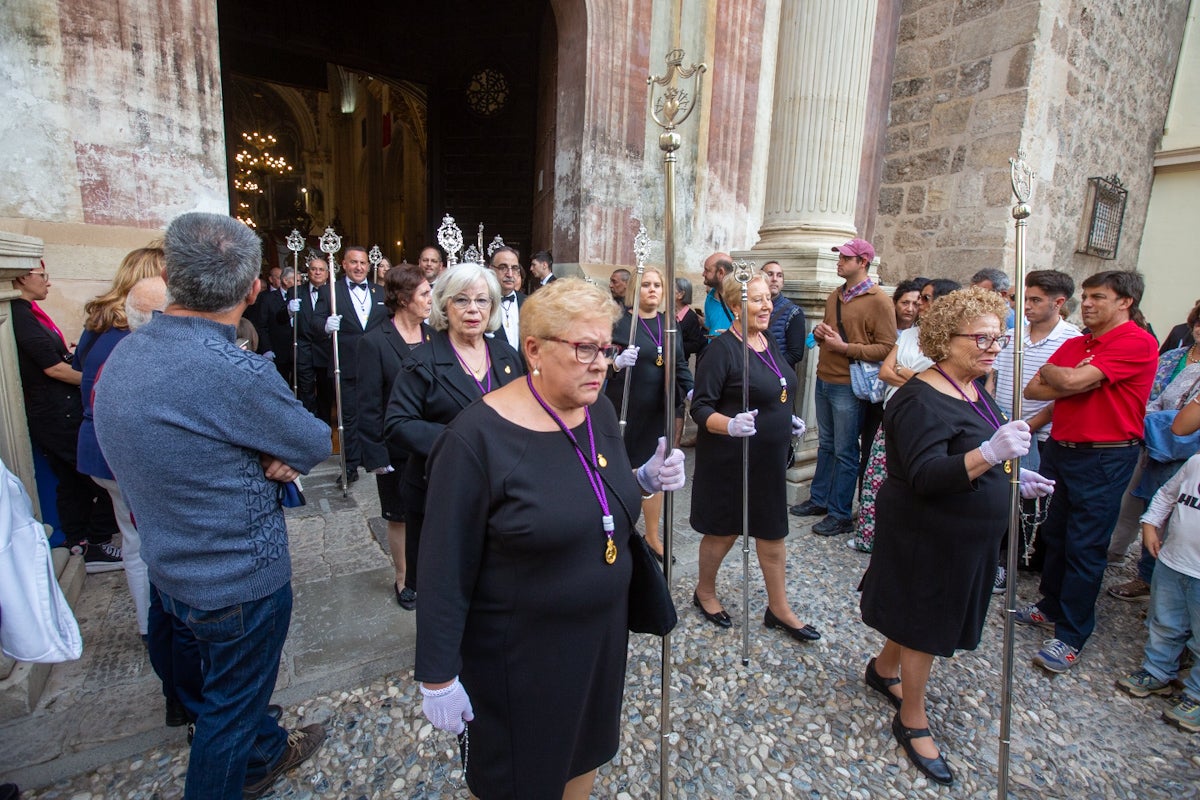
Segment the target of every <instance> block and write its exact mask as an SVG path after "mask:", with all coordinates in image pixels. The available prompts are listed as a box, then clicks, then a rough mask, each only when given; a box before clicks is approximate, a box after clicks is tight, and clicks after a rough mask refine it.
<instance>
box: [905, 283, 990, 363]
mask: <svg viewBox="0 0 1200 800" xmlns="http://www.w3.org/2000/svg"><path fill="white" fill-rule="evenodd" d="M1007 314H1008V303H1006V302H1004V298H1003V297H1001V296H1000V295H998V294H996V293H995V292H993V291H992V290H991V289H982V288H980V287H978V286H970V287H967V288H966V289H958V290H957V291H953V292H951V293H950V294H948V295H945V296H943V297H939V298H938V299H936V300H934V301H933V302H932V303H930V304H929V308H927V309H925V310H924V311H922V312H921V325H920V334H919V337H918V341H919V342H920V345H921V352H922V353H924V354H925V355H926V356H927V357H928V358H930V359H932V360H933V361H934V363H937V362H939V361H945V360H946V358H947V357H948V356H949V355H950V339H951V337H952V336H953V334H955V333H958V329H959V327H960V326H962V325H968V324H970V323H972V322H974V321H975V320H977V319H979V318H980V317H985V316H989V315H990V316H993V317H995V318H996V319H997V320H998V321H999V322H1000V326H1001V327H1003V326H1004V318H1005V316H1007Z"/></svg>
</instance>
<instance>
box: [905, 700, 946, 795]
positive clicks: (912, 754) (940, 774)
mask: <svg viewBox="0 0 1200 800" xmlns="http://www.w3.org/2000/svg"><path fill="white" fill-rule="evenodd" d="M892 735H893V736H895V737H896V741H897V742H899V743H900V746H901V747H903V748H904V752H905V753H906V754H907V755H908V759H909V760H910V761H912V763H913V766H915V767H916V768H917V769H918V770H920V771H921V772H922V773H924V775H925V777H927V778H929V780H931V781H934V782H936V783H940V784H942V785H944V786H949V785H950V784H952V783H954V773H953V772H951V771H950V765H949V764H947V763H946V759H944V758H942V756H941V753H939V754H938V756H937V757H936V758H926V757H925V756H923V755H921V754H920V753H918V752H917V751H916V750H914V749H913V746H912V740H913V739H922V738H925V737H930V738H932V734H930V733H929V728H906V727H904V723H902V722H901V721H900V714H899V713H897V714H896V716H895V717H894V718H893V719H892Z"/></svg>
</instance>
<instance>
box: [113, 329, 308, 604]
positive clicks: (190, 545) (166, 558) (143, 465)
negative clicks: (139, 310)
mask: <svg viewBox="0 0 1200 800" xmlns="http://www.w3.org/2000/svg"><path fill="white" fill-rule="evenodd" d="M234 342H235V329H234V328H233V327H232V326H229V325H224V324H221V323H219V322H214V321H212V320H208V319H203V318H198V317H179V316H172V315H168V314H161V313H158V314H155V315H154V319H153V320H151V321H150V322H148V323H147V324H146V325H144V326H142V327H141V328H140V329H138V330H137V331H135V332H134V333H132V334H130V335H129V336H127V337H126V338H125V339H124V341H122V342H121V343H120V344H119V345H118V346H117V347H116V349H114V350H113V353H112V355H111V356H109V358H108V361H107V363H106V364H105V365H104V370H103V372H102V373H101V374H100V377H99V379H98V380H97V382H96V388H95V395H94V396H95V405H94V415H95V422H96V436H97V438H98V439H99V441H100V448H101V449H102V450H103V451H104V457H105V458H106V459H107V461H108V463H109V466H111V467H112V471H113V474H114V475H115V476H116V480H117V483H118V485H119V486H120V487H121V491H122V493H123V494H124V496H125V499H126V500H127V501H128V503H129V508H130V510H131V511H132V512H133V516H134V520H135V522H136V524H137V527H138V531H139V533H140V534H141V537H142V557H143V558H144V559H145V561H146V566H147V567H148V569H149V572H150V579H151V580H152V581H153V582H154V585H155V586H156V587H157V588H158V589H160V590H161V591H163V592H165V593H166V594H167V595H169V596H170V597H172V598H174V599H176V600H180V601H182V602H184V603H186V604H188V605H190V606H194V607H196V608H200V609H204V610H214V609H219V608H225V607H227V606H231V605H235V604H237V603H241V602H248V601H251V600H258V599H260V598H263V597H266V596H268V595H270V594H272V593H273V592H275V591H276V590H278V589H279V588H280V587H282V586H283V585H284V584H285V583H287V582H288V581H289V580H290V579H291V574H292V568H291V559H290V557H289V555H288V542H287V527H286V526H285V524H284V519H283V509H282V507H281V505H280V491H281V486H280V484H278V483H276V482H274V481H269V480H267V479H266V477H265V476H264V475H263V468H262V465H261V464H260V463H259V456H260V454H264V453H265V454H267V455H270V456H274V457H275V458H278V459H281V460H282V461H284V462H285V463H287V464H289V465H291V466H292V467H294V468H295V469H297V470H299V471H300V472H302V473H306V472H308V471H309V470H310V469H312V468H313V467H314V466H315V465H317V464H318V463H320V462H321V461H322V460H324V459H325V458H327V457H328V456H329V453H330V437H329V426H328V425H326V424H325V423H323V422H321V421H320V420H318V419H316V418H315V417H313V415H312V414H310V413H308V412H307V411H306V410H305V409H304V407H303V406H302V405H301V404H300V402H299V401H297V400H296V399H295V398H293V397H292V392H291V390H290V389H289V388H288V386H287V384H286V382H285V381H284V379H283V378H282V377H281V376H280V374H279V371H278V370H277V369H276V368H275V366H274V365H273V364H271V363H270V362H269V361H267V360H266V359H264V358H262V357H261V356H259V355H256V354H254V353H250V352H246V351H244V350H240V349H239V348H238V347H237V346H236V345H235V343H234Z"/></svg>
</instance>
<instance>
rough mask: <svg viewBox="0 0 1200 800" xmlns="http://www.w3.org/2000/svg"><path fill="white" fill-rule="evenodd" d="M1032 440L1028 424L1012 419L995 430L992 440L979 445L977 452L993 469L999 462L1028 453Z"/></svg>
mask: <svg viewBox="0 0 1200 800" xmlns="http://www.w3.org/2000/svg"><path fill="white" fill-rule="evenodd" d="M1032 440H1033V436H1032V434H1030V432H1029V423H1027V422H1025V420H1023V419H1014V420H1013V421H1012V422H1006V423H1004V424H1003V425H1001V426H1000V427H999V428H997V429H996V432H995V433H993V434H992V438H990V439H988V440H987V441H986V442H984V443H983V444H981V445H979V452H980V453H982V454H983V460H984V461H986V462H987V463H989V464H991V465H992V466H993V467H994V466H996V465H997V464H999V463H1000V462H1001V461H1008V460H1009V459H1010V458H1020V457H1021V456H1023V455H1025V454H1026V453H1028V452H1029V443H1030V442H1031V441H1032Z"/></svg>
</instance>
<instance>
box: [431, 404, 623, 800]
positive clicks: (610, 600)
mask: <svg viewBox="0 0 1200 800" xmlns="http://www.w3.org/2000/svg"><path fill="white" fill-rule="evenodd" d="M591 419H592V427H593V431H594V433H595V441H596V450H597V452H598V453H599V454H601V455H603V456H604V458H603V459H602V460H601V459H598V460H601V461H602V462H603V463H605V464H606V466H603V467H601V469H600V472H601V473H602V475H603V479H604V482H605V484H606V493H607V497H608V503H609V507H610V508H611V511H612V515H613V519H614V523H615V526H616V530H615V531H614V534H613V541H614V543H615V544H616V547H617V560H616V562H615V563H613V564H612V565H609V564H607V563H605V560H604V551H605V542H606V538H605V534H604V531H603V528H602V525H601V511H600V504H599V501H598V500H597V499H596V496H595V494H594V493H593V491H592V488H591V485H590V484H589V482H588V479H587V476H586V473H585V472H584V470H583V465H582V464H580V462H579V458H578V456H577V455H576V451H575V450H574V448H573V447H572V446H571V443H570V441H569V440H568V439H567V438H566V436H565V435H564V434H563V433H562V432H561V431H553V432H537V431H530V430H527V429H526V428H523V427H520V426H517V425H515V424H513V423H511V422H509V421H508V420H506V419H504V418H503V417H501V416H500V415H499V414H498V413H496V411H495V410H494V409H493V408H492V407H491V406H489V405H487V403H486V402H480V403H475V404H474V405H473V406H471V407H470V408H468V409H467V410H466V411H463V412H462V413H461V414H459V415H458V417H457V418H456V419H455V420H454V421H453V422H451V423H450V425H449V426H447V428H446V432H445V433H444V434H443V435H442V436H441V437H440V438H439V439H438V441H437V444H436V445H434V448H433V452H432V453H431V454H430V458H429V496H430V498H431V502H430V503H429V506H428V508H427V509H426V525H427V526H428V528H429V530H430V531H437V532H438V535H437V536H433V535H430V536H428V537H427V539H426V541H425V543H424V544H423V545H422V547H421V556H420V558H421V587H422V588H421V590H420V601H419V602H418V604H417V668H416V678H417V680H419V681H424V682H429V683H434V682H441V681H447V680H450V679H451V678H453V677H454V676H455V675H459V676H460V679H461V681H462V684H463V686H464V688H465V689H466V691H467V693H468V695H469V696H470V698H471V703H472V706H473V707H474V711H475V720H474V721H473V722H471V723H470V724H469V735H470V756H469V758H468V760H467V783H468V785H469V786H470V788H471V791H472V792H474V793H475V795H476V796H478V797H481V798H483V799H484V800H493V798H517V797H520V798H535V799H541V798H545V799H547V800H549V799H550V798H553V800H558V799H559V798H561V797H562V792H563V786H564V785H565V784H566V782H567V781H568V780H570V779H571V778H573V777H575V776H577V775H582V774H584V773H586V772H589V771H591V770H593V769H595V768H596V767H598V766H600V765H601V764H603V763H605V762H607V761H609V760H610V759H611V758H612V757H613V755H614V754H615V753H616V751H617V745H618V741H619V737H620V722H621V698H622V694H623V690H624V685H625V655H626V650H627V645H628V633H627V625H628V606H629V602H628V600H629V576H630V571H631V566H632V562H631V560H630V557H629V547H628V542H629V535H630V531H631V530H632V528H633V525H634V522H635V521H636V518H637V515H638V513H639V511H640V507H641V506H640V499H641V498H640V491H639V489H638V487H637V484H636V482H635V481H634V478H633V471H632V468H631V467H630V465H629V461H628V459H626V457H625V449H624V447H623V446H622V443H621V438H620V435H619V432H618V429H617V416H616V413H615V412H614V411H613V408H612V405H611V404H610V403H609V402H608V400H607V399H606V398H604V397H601V398H599V400H598V401H597V402H596V404H595V405H593V406H592V407H591ZM572 432H573V433H574V434H575V437H576V439H577V440H578V441H579V443H580V445H581V446H582V447H583V449H584V451H585V453H590V447H589V445H588V433H587V428H586V426H585V425H580V426H579V427H577V428H575V429H574V430H573V431H572ZM548 475H549V476H553V478H554V479H553V489H552V490H548V489H547V483H546V476H548ZM432 498H437V501H436V502H434V501H433V500H432Z"/></svg>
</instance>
